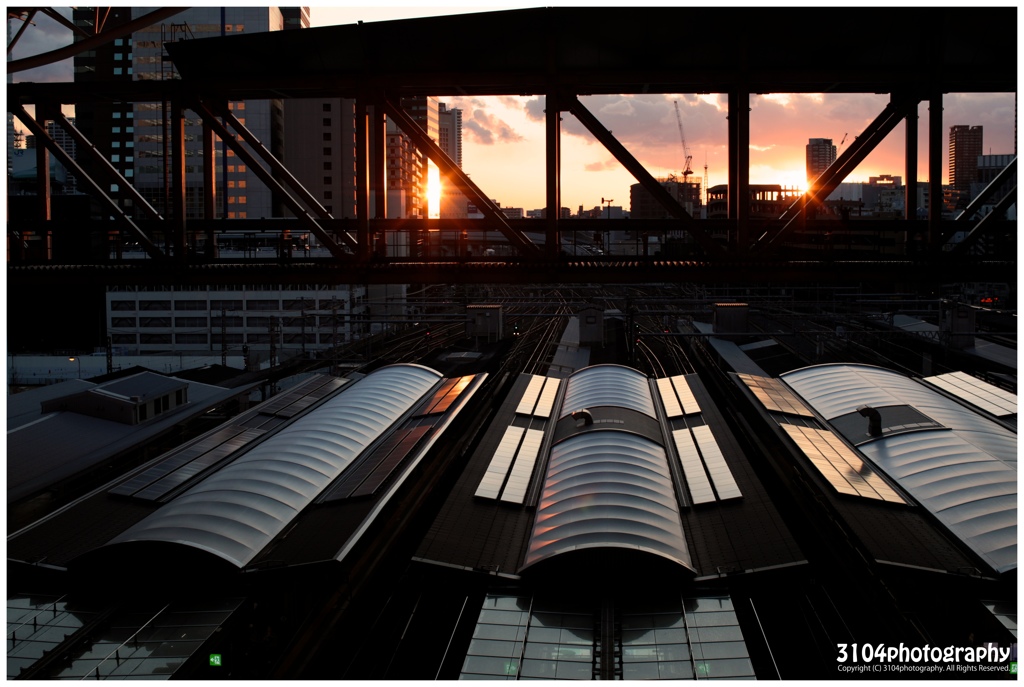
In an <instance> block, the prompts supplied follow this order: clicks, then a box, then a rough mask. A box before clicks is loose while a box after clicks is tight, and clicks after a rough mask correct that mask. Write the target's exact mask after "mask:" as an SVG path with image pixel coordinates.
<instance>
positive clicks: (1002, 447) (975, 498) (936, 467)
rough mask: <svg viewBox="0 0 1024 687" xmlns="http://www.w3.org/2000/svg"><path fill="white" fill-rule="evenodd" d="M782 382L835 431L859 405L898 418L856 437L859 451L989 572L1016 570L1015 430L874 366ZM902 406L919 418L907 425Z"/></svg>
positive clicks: (823, 368)
mask: <svg viewBox="0 0 1024 687" xmlns="http://www.w3.org/2000/svg"><path fill="white" fill-rule="evenodd" d="M781 379H782V380H783V381H785V382H786V384H787V385H789V386H790V387H791V388H792V389H794V390H795V391H796V392H797V393H798V394H800V396H802V397H803V398H804V400H805V401H807V403H808V404H810V405H811V406H812V407H813V408H814V409H815V410H816V411H817V412H818V413H819V414H821V416H822V417H824V418H825V419H826V420H827V421H829V423H830V424H832V425H833V426H834V427H837V428H839V427H842V426H844V418H850V417H851V416H854V415H858V408H860V407H862V406H870V407H871V408H873V409H875V410H880V411H881V412H882V418H883V420H884V419H885V418H886V417H887V416H888V417H893V418H900V419H898V420H896V422H899V423H900V424H899V425H898V426H896V427H889V426H887V425H888V423H885V422H883V427H882V428H881V434H880V436H877V437H870V436H867V435H863V436H861V437H860V438H858V439H857V440H856V441H855V442H854V443H855V444H856V446H857V449H858V450H859V451H860V452H861V453H862V454H863V455H864V456H865V457H866V458H867V459H868V460H869V461H870V463H872V464H873V465H874V466H876V467H877V468H879V469H881V470H882V471H883V472H884V473H885V474H886V475H888V476H889V477H890V478H892V479H893V480H894V481H895V482H896V483H897V484H898V485H899V486H900V488H902V489H903V490H904V491H906V492H907V493H909V494H910V495H911V496H912V497H913V498H914V499H915V500H916V501H917V502H918V503H920V504H921V505H922V506H923V507H924V508H925V509H927V510H928V511H929V512H931V513H932V515H934V516H935V517H936V518H937V519H938V520H939V521H940V522H942V523H943V524H944V525H945V526H946V527H947V528H948V529H949V530H950V531H951V532H952V533H953V534H954V535H955V536H956V537H957V538H959V539H960V540H961V541H962V542H963V543H964V544H965V545H966V546H967V547H969V548H970V549H971V550H972V551H974V553H975V554H977V555H978V556H979V557H980V558H981V559H982V560H983V561H985V562H986V563H987V564H988V565H989V566H990V567H991V568H992V569H993V570H995V571H997V572H1000V573H1003V572H1007V571H1011V570H1016V568H1017V435H1016V433H1015V432H1012V431H1010V430H1009V429H1007V428H1006V427H1004V426H1002V425H1000V424H998V423H996V422H993V421H992V420H990V419H988V418H986V417H984V416H983V415H981V414H978V413H976V412H974V411H973V410H971V409H969V408H967V407H965V406H964V405H962V404H961V403H959V402H957V401H955V400H953V399H951V398H948V397H946V396H944V395H942V394H940V393H938V392H936V391H935V390H933V389H931V388H930V387H928V386H926V385H925V384H923V383H920V382H918V381H915V380H914V379H911V378H909V377H906V376H905V375H902V374H900V373H898V372H893V371H892V370H887V369H884V368H880V367H873V366H870V365H851V364H829V365H816V366H813V367H807V368H802V369H799V370H794V371H792V372H787V373H785V374H783V375H781ZM906 408H911V409H913V410H914V411H916V412H917V413H920V415H921V416H922V418H923V419H924V420H925V421H921V422H916V423H914V424H906V419H907V417H908V416H907V411H906V410H905V409H906ZM857 419H860V420H862V424H863V426H865V427H866V426H867V420H863V419H862V418H857ZM912 419H921V418H912ZM848 438H849V437H848Z"/></svg>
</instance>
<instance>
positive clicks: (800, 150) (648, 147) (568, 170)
mask: <svg viewBox="0 0 1024 687" xmlns="http://www.w3.org/2000/svg"><path fill="white" fill-rule="evenodd" d="M519 6H521V7H527V6H528V5H525V4H524V5H519ZM508 7H509V6H508V5H506V6H503V7H501V8H500V9H506V8H508ZM495 9H499V8H497V7H483V6H473V7H436V8H425V7H373V8H370V7H359V6H351V7H319V6H315V5H314V6H312V7H311V9H310V12H311V23H312V26H313V27H318V26H329V25H335V24H353V23H356V22H359V21H365V22H370V21H385V20H388V19H404V18H412V17H422V16H439V15H443V14H452V13H465V12H472V11H489V10H495ZM45 21H48V22H50V24H51V25H52V27H47V26H46V25H45V23H44V21H42V20H40V21H38V24H39V25H38V26H37V27H35V29H38V30H39V32H40V33H41V34H43V35H44V36H46V37H48V40H49V41H50V43H49V44H50V45H51V47H52V46H57V45H63V43H61V42H60V40H61V39H60V36H61V35H62V34H61V31H63V32H64V33H67V35H68V37H69V36H70V33H69V32H67V31H66V30H64V29H59V30H58V29H57V28H56V27H57V25H56V23H54V22H52V20H49V19H46V20H45ZM34 33H36V32H35V31H29V32H26V36H25V37H24V38H23V39H22V40H23V41H25V40H26V39H28V38H29V37H30V35H31V34H34ZM453 40H457V39H453ZM449 42H450V41H449ZM445 44H447V43H445V42H441V43H439V49H441V48H443V46H444V45H445ZM43 45H46V43H45V41H44V40H42V39H41V37H40V36H38V35H37V36H34V37H33V42H26V43H25V44H24V45H22V44H21V43H19V45H18V47H17V48H16V50H15V55H14V57H15V58H17V57H23V56H27V55H30V54H36V52H40V51H42V47H41V46H43ZM15 76H16V78H17V80H19V81H31V80H36V81H70V80H72V78H73V74H72V73H71V67H70V62H69V61H68V62H66V63H60V65H51V66H49V67H47V68H40V69H36V70H31V71H26V72H23V73H18V74H16V75H15ZM437 96H438V97H439V99H441V100H443V101H445V102H446V103H447V104H448V106H449V107H454V108H461V109H462V110H463V111H464V119H463V131H464V139H465V144H464V153H463V157H464V164H463V169H464V171H465V172H466V173H467V174H469V175H470V176H471V178H472V179H473V181H474V182H475V183H476V184H477V185H478V186H479V187H480V188H481V189H482V190H483V191H484V193H485V194H487V195H488V196H489V197H491V198H493V199H495V200H496V201H498V202H499V203H500V204H501V205H502V206H505V207H522V208H525V209H535V208H540V207H543V206H544V181H543V180H544V121H543V117H544V113H543V110H544V98H543V96H530V95H525V96H524V95H515V96H493V97H472V98H470V97H461V96H454V95H451V94H445V93H439V94H437ZM581 101H582V102H583V103H584V105H585V106H586V107H587V108H588V109H589V110H590V111H591V112H593V113H594V115H595V116H596V117H597V118H598V119H599V120H600V121H601V122H602V124H604V125H605V127H606V128H608V129H609V130H611V131H612V132H614V135H615V136H616V138H617V139H618V140H619V141H620V142H621V143H622V144H623V145H624V146H625V147H626V148H627V149H628V150H629V151H630V152H631V153H632V154H633V155H634V156H635V157H636V158H637V159H638V160H639V161H640V162H641V163H642V164H644V166H645V167H646V168H647V170H648V171H649V172H650V173H651V174H653V175H654V176H656V177H665V176H668V175H669V174H675V175H677V176H679V175H681V172H682V167H683V164H684V161H683V160H684V153H683V144H682V141H681V140H680V136H679V130H678V126H677V122H676V119H675V111H674V105H673V101H678V102H679V105H680V110H681V115H682V121H683V127H684V131H685V136H686V147H687V148H688V149H689V151H690V154H691V155H692V156H693V162H692V169H693V172H694V175H693V179H694V180H700V181H701V182H703V179H704V166H705V164H706V165H707V177H708V182H709V183H708V185H709V186H715V185H719V184H724V183H726V181H727V177H728V163H727V149H728V146H727V119H726V115H727V102H726V96H725V94H645V95H596V96H585V97H581ZM887 101H888V96H886V95H872V94H849V93H846V94H844V93H828V94H785V93H776V94H767V95H752V96H751V98H750V109H751V113H750V166H749V179H750V183H753V184H781V185H783V186H789V187H797V188H804V187H805V185H806V180H805V177H806V169H805V162H806V160H805V147H806V145H807V142H808V140H809V139H811V138H831V139H832V140H833V142H834V143H835V144H836V145H837V146H839V144H840V142H841V141H842V140H843V139H844V138H845V139H846V143H845V145H843V146H840V148H839V151H838V152H839V154H842V152H843V150H844V149H845V148H846V146H849V145H850V143H852V141H853V140H854V139H855V137H856V136H857V135H859V133H860V132H861V131H862V130H863V128H864V127H865V126H866V125H867V124H868V123H869V122H871V120H872V119H874V117H875V116H876V115H877V114H878V113H879V112H881V111H882V109H883V108H884V107H885V104H886V103H887ZM1015 113H1016V108H1015V94H1006V93H990V94H976V93H971V94H966V93H952V94H946V95H945V96H944V98H943V120H942V121H943V132H942V136H943V144H942V151H943V152H942V154H941V157H942V160H941V164H942V169H943V183H948V169H947V166H948V162H947V160H946V154H945V151H946V148H947V146H948V136H949V129H950V127H951V126H954V125H961V124H964V125H972V126H975V125H978V126H982V127H983V128H984V130H985V140H984V142H983V146H984V147H983V152H984V153H985V154H988V153H989V152H991V153H994V154H1002V153H1014V152H1015V126H1014V121H1015ZM918 121H919V125H918V129H919V144H918V150H919V159H918V179H919V180H922V181H924V180H927V176H928V169H929V164H928V155H927V148H928V146H927V136H928V104H927V103H922V104H921V106H920V107H919V120H918ZM904 127H905V125H904V124H902V123H901V124H900V125H898V126H897V127H896V129H895V130H894V131H893V132H892V133H891V134H890V135H889V136H888V137H887V138H886V139H885V141H883V142H882V143H881V144H880V145H879V146H878V147H877V148H876V149H875V151H874V152H872V154H871V155H870V156H868V158H867V159H866V160H865V161H864V162H863V163H862V164H861V165H860V166H859V167H857V169H856V170H854V172H853V173H852V174H851V175H850V176H849V177H847V179H846V181H848V182H859V181H867V179H868V178H869V177H871V176H878V175H883V174H891V175H894V176H903V177H904V178H905V177H906V170H905V163H904V134H903V132H904ZM633 183H635V179H634V178H633V177H632V175H631V174H629V172H628V171H626V170H625V169H624V168H623V167H622V166H621V165H620V164H619V163H618V162H617V161H616V160H615V159H614V158H613V157H612V155H611V154H610V153H609V152H608V151H606V150H605V149H604V147H603V146H601V145H600V144H598V143H597V142H596V141H595V140H594V139H593V137H592V136H591V135H590V134H589V133H588V132H587V131H586V130H585V129H584V128H583V126H582V125H581V124H580V123H579V122H578V121H577V120H576V119H575V118H574V117H572V116H571V115H570V114H568V113H565V114H563V117H562V164H561V189H562V206H563V207H567V208H569V209H570V210H572V211H575V210H576V209H577V208H578V207H579V206H582V207H583V208H584V209H590V208H592V207H595V206H597V205H600V203H601V199H602V198H605V199H607V198H611V199H613V201H614V204H615V205H621V206H622V207H627V208H628V198H629V187H630V185H632V184H633Z"/></svg>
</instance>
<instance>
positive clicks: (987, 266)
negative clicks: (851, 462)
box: [7, 259, 1016, 287]
mask: <svg viewBox="0 0 1024 687" xmlns="http://www.w3.org/2000/svg"><path fill="white" fill-rule="evenodd" d="M134 262H135V264H128V263H120V264H116V265H110V264H86V265H68V266H62V267H50V266H32V265H25V266H21V265H9V266H8V268H7V283H8V286H9V287H33V286H38V285H44V284H45V285H54V284H62V285H65V286H68V287H75V286H80V285H81V286H85V285H89V286H92V285H95V284H107V285H150V284H152V285H162V286H166V285H169V284H175V285H179V284H180V285H204V286H209V285H218V284H238V283H267V284H309V283H317V284H352V283H356V284H408V283H421V284H556V283H561V284H680V283H695V284H745V283H781V284H784V285H785V286H787V287H788V286H791V285H793V284H817V285H824V284H849V283H850V282H858V283H865V284H886V285H890V286H891V285H900V284H908V283H909V284H929V283H938V282H940V281H942V275H943V274H944V270H948V268H949V263H948V261H945V260H942V259H933V260H892V261H885V262H871V261H862V260H856V261H831V260H817V261H800V262H796V263H786V264H779V263H777V262H775V261H751V260H742V261H727V262H721V261H690V260H560V261H554V262H552V261H547V260H540V261H536V260H517V261H479V260H477V261H474V260H443V261H440V260H439V261H412V260H410V261H405V262H400V263H399V262H392V263H379V262H373V261H367V262H358V263H353V264H349V265H345V266H340V265H339V264H338V263H337V262H336V261H332V260H327V261H321V262H315V263H310V262H304V263H296V264H282V263H280V262H273V261H267V262H261V263H259V264H254V263H252V262H249V263H235V264H231V265H192V266H189V267H187V268H185V269H182V267H181V266H180V265H177V264H175V263H174V262H172V261H169V260H166V261H161V262H154V261H134ZM957 275H958V277H957V278H958V279H963V280H968V281H1012V280H1014V279H1015V278H1016V263H1015V262H1014V261H1005V260H1004V261H965V262H962V263H957Z"/></svg>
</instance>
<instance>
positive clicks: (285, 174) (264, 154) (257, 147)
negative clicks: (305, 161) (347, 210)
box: [216, 106, 356, 254]
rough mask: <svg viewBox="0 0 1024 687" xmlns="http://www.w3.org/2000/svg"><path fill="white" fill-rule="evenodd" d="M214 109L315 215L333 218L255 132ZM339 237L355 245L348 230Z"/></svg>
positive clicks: (350, 245) (222, 111)
mask: <svg viewBox="0 0 1024 687" xmlns="http://www.w3.org/2000/svg"><path fill="white" fill-rule="evenodd" d="M216 110H217V114H219V115H220V116H221V117H222V118H223V119H224V121H226V122H227V123H228V124H230V125H231V128H232V129H234V130H235V131H237V132H238V133H239V134H241V136H242V139H243V140H244V141H245V142H246V143H248V144H249V147H250V148H252V149H253V150H254V151H256V153H257V154H258V155H259V156H260V157H261V158H263V160H264V161H265V162H266V163H267V164H268V165H270V169H271V171H272V172H273V173H274V174H276V175H277V176H278V177H280V178H281V179H283V180H284V182H285V183H286V184H288V186H290V187H291V189H292V190H293V191H295V193H296V194H297V195H298V196H299V199H300V200H301V201H302V202H303V203H306V204H307V205H308V206H309V207H310V208H312V209H313V212H315V213H316V214H317V217H319V218H320V219H334V218H333V217H332V216H331V213H329V212H327V208H325V207H324V206H323V205H321V204H320V201H318V200H317V199H316V198H315V197H314V196H313V194H312V193H310V192H309V191H307V190H306V187H305V186H303V185H302V182H300V181H299V180H298V179H296V178H295V176H294V175H293V174H292V173H291V172H289V171H288V168H287V167H285V166H284V164H282V163H281V161H280V160H278V159H277V158H276V157H274V154H273V153H271V152H270V151H269V150H267V147H266V146H265V145H263V143H262V142H261V141H260V140H259V139H258V138H256V136H255V134H253V133H252V132H251V131H249V129H248V128H247V127H246V126H245V125H244V124H242V122H241V121H239V119H238V118H237V117H235V115H234V113H232V112H231V111H230V110H228V109H227V108H226V107H223V106H219V107H216ZM306 214H307V215H308V214H309V213H308V212H307V213H306ZM341 239H342V241H344V242H345V243H346V244H347V245H348V246H349V247H350V248H355V247H356V241H355V239H353V238H352V236H351V235H350V234H348V232H342V233H341ZM329 243H334V241H333V240H331V241H330V242H329ZM331 253H332V254H334V251H333V250H332V251H331Z"/></svg>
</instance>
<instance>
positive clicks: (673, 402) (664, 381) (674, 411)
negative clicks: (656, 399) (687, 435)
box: [658, 377, 683, 418]
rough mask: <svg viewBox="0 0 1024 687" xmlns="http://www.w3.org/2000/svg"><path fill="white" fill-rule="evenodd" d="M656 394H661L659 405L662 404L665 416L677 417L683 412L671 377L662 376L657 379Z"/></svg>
mask: <svg viewBox="0 0 1024 687" xmlns="http://www.w3.org/2000/svg"><path fill="white" fill-rule="evenodd" d="M658 394H659V395H660V396H661V405H662V406H664V408H665V415H666V416H667V417H670V418H673V417H679V416H680V415H682V414H683V407H682V406H681V405H679V399H678V398H677V397H676V391H675V389H674V388H672V380H671V379H669V378H668V377H662V378H661V379H659V380H658Z"/></svg>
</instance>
